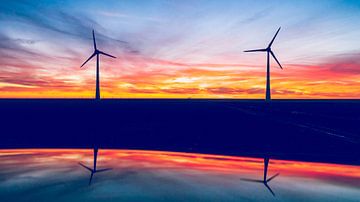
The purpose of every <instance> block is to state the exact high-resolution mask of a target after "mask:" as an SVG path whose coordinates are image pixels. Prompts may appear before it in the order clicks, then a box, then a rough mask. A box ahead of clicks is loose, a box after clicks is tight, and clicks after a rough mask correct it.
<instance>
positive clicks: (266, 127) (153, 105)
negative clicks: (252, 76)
mask: <svg viewBox="0 0 360 202" xmlns="http://www.w3.org/2000/svg"><path fill="white" fill-rule="evenodd" d="M0 112H1V116H0V124H1V134H0V137H1V141H0V148H84V147H92V146H94V145H98V146H99V147H100V148H119V149H145V150H166V151H182V152H196V153H212V154H226V155H241V156H244V155H245V156H258V157H262V156H264V155H270V156H271V157H272V158H281V159H292V160H304V161H323V162H337V163H348V164H360V155H359V154H360V147H359V139H360V138H359V134H360V128H359V124H360V113H359V112H360V101H357V100H346V101H345V100H330V101H329V100H328V101H326V100H318V101H314V100H312V101H311V100H307V101H306V100H297V101H296V100H279V101H273V102H271V103H265V102H264V101H261V100H193V99H189V100H171V99H166V100H147V99H144V100H129V99H126V100H115V99H114V100H102V101H100V102H95V101H93V100H59V99H55V100H42V99H41V100H12V99H4V100H0Z"/></svg>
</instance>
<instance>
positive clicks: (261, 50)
mask: <svg viewBox="0 0 360 202" xmlns="http://www.w3.org/2000/svg"><path fill="white" fill-rule="evenodd" d="M265 51H266V49H254V50H246V51H244V52H246V53H248V52H265Z"/></svg>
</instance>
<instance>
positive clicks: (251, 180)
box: [240, 178, 264, 183]
mask: <svg viewBox="0 0 360 202" xmlns="http://www.w3.org/2000/svg"><path fill="white" fill-rule="evenodd" d="M240 180H242V181H247V182H258V183H264V182H263V181H262V180H254V179H248V178H241V179H240Z"/></svg>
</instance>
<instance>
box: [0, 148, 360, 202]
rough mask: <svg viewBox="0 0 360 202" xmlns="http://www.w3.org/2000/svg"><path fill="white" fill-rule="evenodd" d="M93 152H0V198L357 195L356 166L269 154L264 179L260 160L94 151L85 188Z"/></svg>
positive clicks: (359, 187)
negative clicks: (95, 161) (94, 165)
mask: <svg viewBox="0 0 360 202" xmlns="http://www.w3.org/2000/svg"><path fill="white" fill-rule="evenodd" d="M92 155H93V153H92V150H1V151H0V199H1V201H4V202H7V201H48V200H49V199H51V201H109V200H117V199H119V200H122V201H268V200H274V201H275V200H277V201H358V200H359V198H360V167H358V166H345V165H335V164H320V163H304V162H295V161H279V160H270V165H269V176H271V175H273V174H275V173H277V172H280V173H281V174H280V176H279V177H277V178H275V179H274V180H273V181H271V182H270V183H269V184H270V186H271V188H272V189H273V190H274V192H275V193H276V198H273V197H272V195H271V194H270V193H269V192H268V190H267V189H266V188H265V187H264V185H262V184H260V183H251V182H246V181H242V180H240V179H241V178H251V179H262V174H263V159H256V158H243V157H230V156H215V155H201V154H186V153H172V152H152V151H136V150H100V151H99V156H98V169H101V168H108V167H111V168H113V170H111V171H108V172H104V173H96V174H95V176H94V179H93V183H92V185H91V186H88V185H87V183H88V178H89V172H88V171H86V170H85V169H83V168H82V167H80V166H79V165H78V162H79V161H81V162H82V163H84V164H86V165H89V166H91V167H92V160H93V159H92V157H93V156H92Z"/></svg>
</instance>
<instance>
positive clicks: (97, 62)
mask: <svg viewBox="0 0 360 202" xmlns="http://www.w3.org/2000/svg"><path fill="white" fill-rule="evenodd" d="M92 34H93V42H94V53H93V54H92V55H91V56H90V57H89V58H88V59H87V60H86V61H85V62H84V63H83V64H82V65H81V67H83V66H84V65H85V64H86V63H87V62H88V61H89V60H91V58H93V57H94V56H96V94H95V99H96V100H100V64H99V63H100V62H99V58H100V55H105V56H108V57H111V58H116V57H115V56H112V55H110V54H107V53H104V52H102V51H100V50H99V49H97V47H96V40H95V31H94V30H93V31H92ZM81 67H80V68H81Z"/></svg>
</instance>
